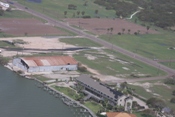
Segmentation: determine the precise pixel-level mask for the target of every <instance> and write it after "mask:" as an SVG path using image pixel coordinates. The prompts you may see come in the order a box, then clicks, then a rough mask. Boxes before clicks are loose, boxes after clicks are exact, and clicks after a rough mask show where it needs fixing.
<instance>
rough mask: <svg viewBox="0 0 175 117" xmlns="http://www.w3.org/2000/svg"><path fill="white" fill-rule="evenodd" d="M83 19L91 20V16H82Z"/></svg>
mask: <svg viewBox="0 0 175 117" xmlns="http://www.w3.org/2000/svg"><path fill="white" fill-rule="evenodd" d="M82 18H85V19H86V18H91V16H89V15H85V16H82Z"/></svg>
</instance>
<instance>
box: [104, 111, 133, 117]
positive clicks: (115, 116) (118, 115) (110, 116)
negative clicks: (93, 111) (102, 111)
mask: <svg viewBox="0 0 175 117" xmlns="http://www.w3.org/2000/svg"><path fill="white" fill-rule="evenodd" d="M106 115H107V117H136V115H134V114H128V113H124V112H107V113H106Z"/></svg>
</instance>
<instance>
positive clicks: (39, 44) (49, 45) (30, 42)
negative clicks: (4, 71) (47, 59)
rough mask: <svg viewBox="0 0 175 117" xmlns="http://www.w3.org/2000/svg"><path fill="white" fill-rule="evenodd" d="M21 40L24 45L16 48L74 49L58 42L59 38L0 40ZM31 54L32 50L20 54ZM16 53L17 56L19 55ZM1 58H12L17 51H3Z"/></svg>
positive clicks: (12, 39)
mask: <svg viewBox="0 0 175 117" xmlns="http://www.w3.org/2000/svg"><path fill="white" fill-rule="evenodd" d="M16 39H18V40H23V41H24V42H26V43H24V44H17V45H16V46H18V47H21V48H28V49H41V50H42V49H63V48H70V47H75V46H73V45H69V44H66V43H63V42H60V41H59V37H54V38H51V39H50V38H46V37H11V38H0V40H6V41H7V40H8V41H14V40H16ZM32 52H35V51H33V50H31V51H27V50H26V51H23V52H21V53H22V54H31V53H32ZM21 53H20V52H18V54H21ZM1 54H2V55H3V56H14V55H16V54H17V51H5V50H3V51H2V53H1Z"/></svg>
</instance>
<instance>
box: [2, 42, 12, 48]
mask: <svg viewBox="0 0 175 117" xmlns="http://www.w3.org/2000/svg"><path fill="white" fill-rule="evenodd" d="M2 47H8V48H15V46H14V45H12V44H9V43H7V42H3V41H0V48H2Z"/></svg>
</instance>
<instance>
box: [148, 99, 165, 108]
mask: <svg viewBox="0 0 175 117" xmlns="http://www.w3.org/2000/svg"><path fill="white" fill-rule="evenodd" d="M146 103H147V105H149V106H151V107H153V108H156V109H162V108H164V107H165V106H166V105H165V102H164V101H163V100H160V99H158V98H154V97H153V98H150V99H148V100H147V101H146Z"/></svg>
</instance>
